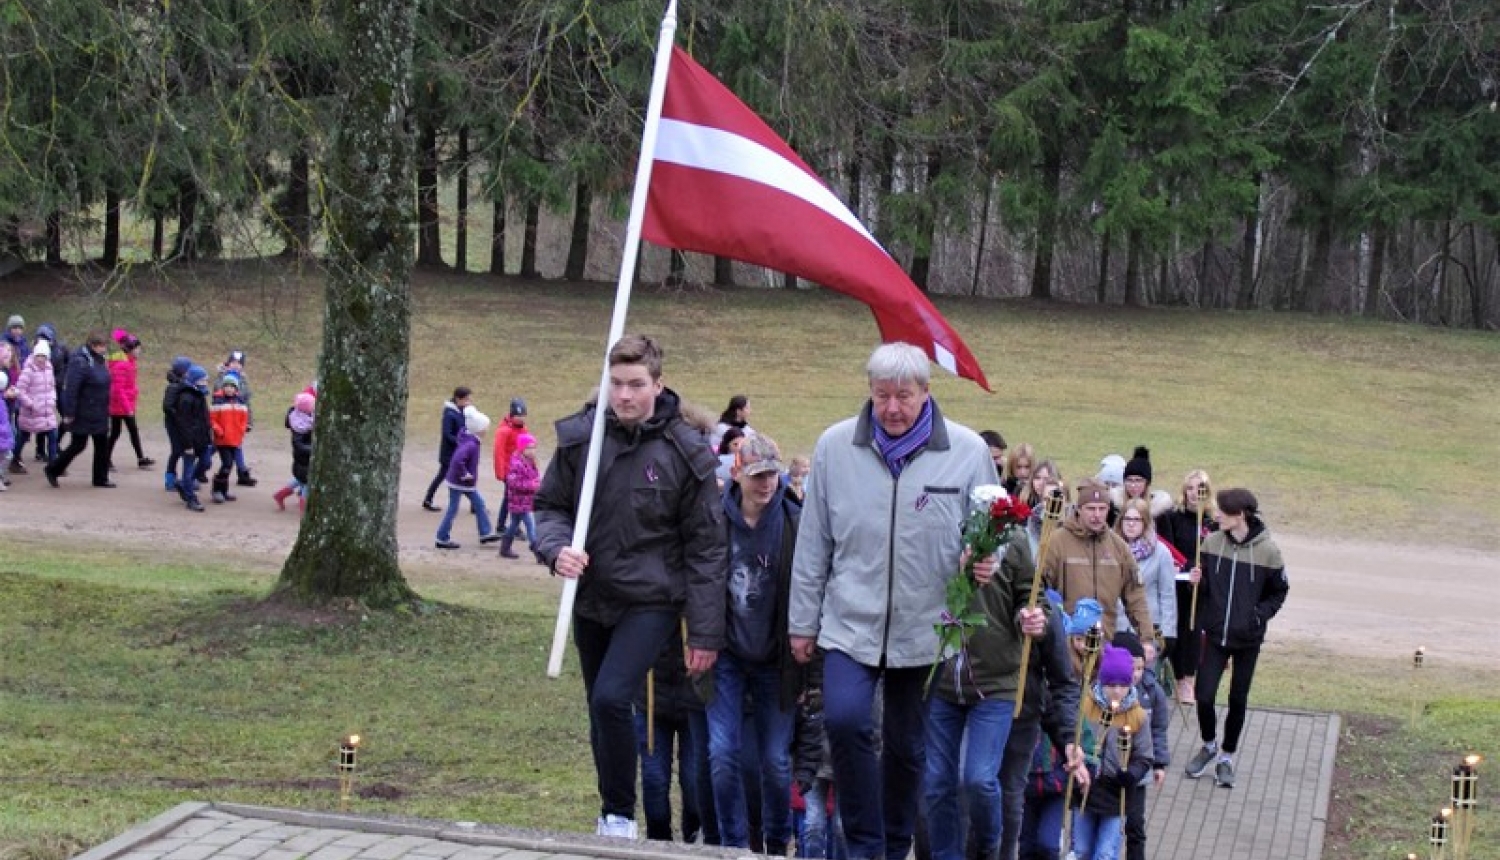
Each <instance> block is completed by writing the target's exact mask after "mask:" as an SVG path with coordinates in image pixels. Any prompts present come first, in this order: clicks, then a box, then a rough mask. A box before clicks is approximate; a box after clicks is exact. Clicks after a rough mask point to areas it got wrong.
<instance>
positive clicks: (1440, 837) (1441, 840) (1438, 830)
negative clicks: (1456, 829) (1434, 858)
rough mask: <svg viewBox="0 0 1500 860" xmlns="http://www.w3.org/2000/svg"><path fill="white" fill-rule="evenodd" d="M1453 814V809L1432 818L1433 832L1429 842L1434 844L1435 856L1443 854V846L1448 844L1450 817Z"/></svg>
mask: <svg viewBox="0 0 1500 860" xmlns="http://www.w3.org/2000/svg"><path fill="white" fill-rule="evenodd" d="M1452 812H1453V811H1452V810H1451V809H1444V810H1443V811H1442V812H1439V813H1438V814H1437V815H1434V816H1432V830H1431V833H1430V835H1429V836H1428V837H1427V841H1429V842H1431V843H1432V850H1433V852H1434V853H1435V854H1442V852H1443V846H1444V845H1447V844H1448V816H1449V815H1451V814H1452Z"/></svg>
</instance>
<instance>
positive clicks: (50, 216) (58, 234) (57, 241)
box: [47, 209, 63, 266]
mask: <svg viewBox="0 0 1500 860" xmlns="http://www.w3.org/2000/svg"><path fill="white" fill-rule="evenodd" d="M62 262H63V258H62V213H61V212H59V211H57V210H56V209H53V210H52V211H51V212H48V213H47V265H49V266H61V265H62Z"/></svg>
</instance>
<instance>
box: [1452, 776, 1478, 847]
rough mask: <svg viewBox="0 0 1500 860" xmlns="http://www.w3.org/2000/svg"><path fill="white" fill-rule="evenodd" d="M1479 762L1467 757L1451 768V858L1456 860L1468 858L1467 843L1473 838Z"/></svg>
mask: <svg viewBox="0 0 1500 860" xmlns="http://www.w3.org/2000/svg"><path fill="white" fill-rule="evenodd" d="M1479 762H1480V757H1479V756H1477V755H1468V756H1465V757H1464V760H1463V761H1461V762H1459V764H1458V766H1457V767H1455V768H1453V790H1452V797H1451V800H1452V803H1453V812H1452V814H1453V828H1452V830H1453V856H1454V857H1455V858H1458V860H1464V858H1467V857H1468V856H1469V843H1470V841H1471V840H1472V839H1473V836H1474V825H1475V823H1476V821H1475V813H1476V809H1475V806H1476V804H1477V803H1478V800H1479V769H1478V767H1479Z"/></svg>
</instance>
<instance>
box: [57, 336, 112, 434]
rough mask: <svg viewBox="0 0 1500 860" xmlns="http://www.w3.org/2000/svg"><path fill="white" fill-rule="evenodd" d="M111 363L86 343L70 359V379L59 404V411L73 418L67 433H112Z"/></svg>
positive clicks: (66, 416) (65, 385)
mask: <svg viewBox="0 0 1500 860" xmlns="http://www.w3.org/2000/svg"><path fill="white" fill-rule="evenodd" d="M109 386H110V376H109V364H108V363H107V362H105V360H104V356H102V355H98V354H96V353H95V352H94V351H93V350H92V349H89V348H88V347H87V346H85V347H82V348H80V349H79V350H78V351H77V352H75V353H73V357H72V358H71V359H70V360H69V361H68V380H67V382H66V383H65V384H64V386H63V389H62V393H61V395H60V398H59V399H60V402H59V403H58V412H59V414H61V415H62V417H64V418H71V419H73V420H72V423H70V424H68V428H67V429H68V432H70V433H75V434H77V435H79V436H101V435H103V434H105V433H108V432H109Z"/></svg>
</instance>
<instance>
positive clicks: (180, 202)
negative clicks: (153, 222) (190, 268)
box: [172, 179, 198, 260]
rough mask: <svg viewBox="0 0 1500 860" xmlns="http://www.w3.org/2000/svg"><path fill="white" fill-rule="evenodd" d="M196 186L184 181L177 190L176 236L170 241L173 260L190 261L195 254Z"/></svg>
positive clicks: (189, 180) (191, 182)
mask: <svg viewBox="0 0 1500 860" xmlns="http://www.w3.org/2000/svg"><path fill="white" fill-rule="evenodd" d="M197 222H198V186H197V184H196V183H194V182H193V181H192V180H191V179H185V180H183V181H182V183H181V184H180V185H179V186H178V189H177V236H176V238H174V239H173V240H172V259H173V260H192V259H194V258H196V257H197V256H198V253H197V231H195V230H194V229H193V225H195V224H196V223H197Z"/></svg>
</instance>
